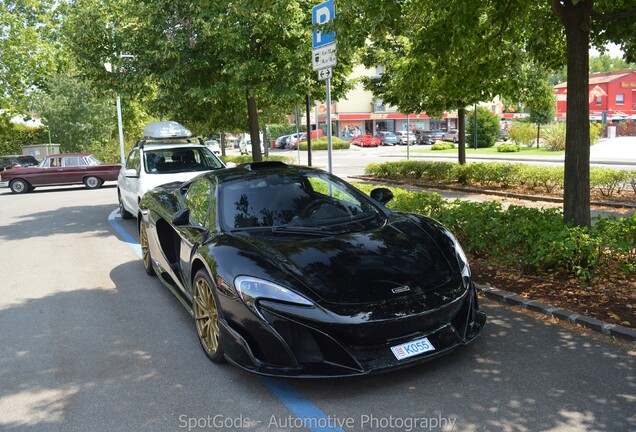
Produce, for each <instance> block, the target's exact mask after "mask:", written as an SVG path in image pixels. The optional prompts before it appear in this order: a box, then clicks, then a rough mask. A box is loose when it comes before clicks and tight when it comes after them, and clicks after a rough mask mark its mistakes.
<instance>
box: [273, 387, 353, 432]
mask: <svg viewBox="0 0 636 432" xmlns="http://www.w3.org/2000/svg"><path fill="white" fill-rule="evenodd" d="M261 382H263V384H265V385H266V386H267V387H268V388H269V389H270V390H271V392H272V393H274V396H276V397H277V398H278V399H279V400H280V401H281V402H282V403H283V404H284V405H285V406H286V407H287V409H288V410H289V411H291V412H292V414H294V415H295V416H296V417H297V418H298V419H299V420H300V421H299V422H298V423H300V424H302V426H303V427H304V428H306V429H309V430H310V431H312V432H344V430H343V429H341V428H340V427H338V426H337V425H336V424H335V420H334V418H333V417H328V416H327V415H325V413H323V412H322V411H321V410H320V409H319V408H318V407H317V406H316V405H314V404H313V403H311V401H310V400H308V399H306V398H305V397H304V396H303V395H302V394H301V393H300V392H299V391H298V390H296V389H295V388H294V386H292V385H291V384H290V383H289V382H288V381H286V380H284V379H280V378H271V377H261ZM294 426H295V425H294Z"/></svg>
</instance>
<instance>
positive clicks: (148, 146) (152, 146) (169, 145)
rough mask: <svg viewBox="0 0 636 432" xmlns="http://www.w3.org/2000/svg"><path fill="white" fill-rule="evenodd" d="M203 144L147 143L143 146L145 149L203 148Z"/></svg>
mask: <svg viewBox="0 0 636 432" xmlns="http://www.w3.org/2000/svg"><path fill="white" fill-rule="evenodd" d="M203 147H205V146H204V145H202V144H195V143H168V142H166V143H164V142H161V143H155V142H153V143H147V144H145V145H144V146H143V149H144V150H154V149H164V148H203Z"/></svg>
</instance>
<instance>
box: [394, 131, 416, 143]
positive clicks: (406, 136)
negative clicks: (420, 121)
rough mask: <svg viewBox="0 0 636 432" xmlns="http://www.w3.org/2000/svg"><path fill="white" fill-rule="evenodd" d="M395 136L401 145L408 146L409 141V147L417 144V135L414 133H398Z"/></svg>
mask: <svg viewBox="0 0 636 432" xmlns="http://www.w3.org/2000/svg"><path fill="white" fill-rule="evenodd" d="M395 136H396V138H397V143H398V144H399V145H406V144H407V141H408V145H413V144H415V133H414V132H407V131H397V132H396V133H395Z"/></svg>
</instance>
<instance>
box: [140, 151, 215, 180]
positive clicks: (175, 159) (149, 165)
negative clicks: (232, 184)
mask: <svg viewBox="0 0 636 432" xmlns="http://www.w3.org/2000/svg"><path fill="white" fill-rule="evenodd" d="M143 157H144V170H145V172H146V173H148V174H172V173H179V172H191V171H208V170H211V169H219V168H223V165H222V164H221V162H220V161H219V159H217V158H216V157H215V156H214V155H213V154H212V152H211V151H210V150H208V149H207V148H205V147H172V148H157V149H152V150H144V155H143Z"/></svg>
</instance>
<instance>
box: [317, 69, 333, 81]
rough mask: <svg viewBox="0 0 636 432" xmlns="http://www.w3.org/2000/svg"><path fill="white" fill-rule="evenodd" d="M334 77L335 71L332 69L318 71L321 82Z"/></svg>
mask: <svg viewBox="0 0 636 432" xmlns="http://www.w3.org/2000/svg"><path fill="white" fill-rule="evenodd" d="M332 76H333V69H331V68H327V69H320V70H319V71H318V79H319V80H321V81H324V80H326V79H327V78H331V77H332Z"/></svg>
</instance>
